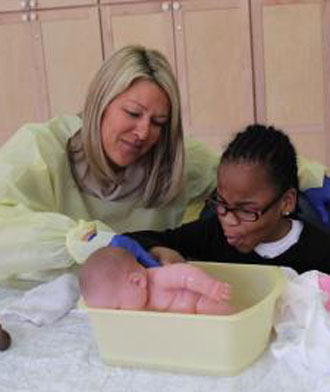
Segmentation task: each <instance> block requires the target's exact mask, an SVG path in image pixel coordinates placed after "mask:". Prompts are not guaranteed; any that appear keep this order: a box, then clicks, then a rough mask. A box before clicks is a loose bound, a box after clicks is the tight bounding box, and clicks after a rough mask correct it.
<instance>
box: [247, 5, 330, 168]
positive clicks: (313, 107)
mask: <svg viewBox="0 0 330 392" xmlns="http://www.w3.org/2000/svg"><path fill="white" fill-rule="evenodd" d="M251 5H252V8H251V15H252V29H253V30H252V32H253V49H254V67H255V86H256V90H255V91H256V94H255V105H256V118H257V120H258V121H260V122H267V123H271V124H275V125H277V126H278V127H282V128H283V129H285V130H287V131H288V132H289V133H290V136H291V137H292V139H293V140H294V142H295V145H296V146H297V148H298V150H299V152H300V153H302V154H304V155H306V156H309V157H311V158H314V159H316V160H318V161H321V162H324V163H327V164H328V165H329V164H330V96H329V94H330V58H329V56H330V2H329V1H328V0H325V1H324V0H294V1H293V0H281V1H278V0H277V1H275V0H253V1H252V2H251Z"/></svg>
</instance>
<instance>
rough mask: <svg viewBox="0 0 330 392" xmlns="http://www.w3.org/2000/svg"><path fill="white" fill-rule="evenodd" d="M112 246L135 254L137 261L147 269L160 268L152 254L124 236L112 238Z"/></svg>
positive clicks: (119, 235) (118, 235) (117, 235)
mask: <svg viewBox="0 0 330 392" xmlns="http://www.w3.org/2000/svg"><path fill="white" fill-rule="evenodd" d="M110 245H111V246H117V247H119V248H123V249H126V250H127V251H129V252H131V253H133V254H134V256H135V258H136V260H137V261H138V262H139V263H140V264H142V265H143V266H144V267H146V268H150V267H159V265H160V264H159V262H158V261H157V260H156V259H154V258H153V257H152V256H151V255H150V253H148V252H147V251H145V250H144V249H143V247H142V246H141V245H140V244H139V243H138V242H137V241H135V240H133V239H132V238H130V237H128V236H126V235H122V234H116V235H114V236H113V237H112V240H111V242H110Z"/></svg>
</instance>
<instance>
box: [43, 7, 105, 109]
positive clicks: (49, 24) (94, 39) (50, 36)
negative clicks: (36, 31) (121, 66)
mask: <svg viewBox="0 0 330 392" xmlns="http://www.w3.org/2000/svg"><path fill="white" fill-rule="evenodd" d="M36 15H37V20H38V24H39V27H40V36H41V37H42V44H43V54H44V60H43V61H44V67H45V74H46V83H47V90H48V108H49V116H54V115H58V114H63V113H76V112H77V111H80V110H81V109H82V106H83V103H84V100H85V96H86V93H87V88H88V85H89V83H90V81H91V79H92V77H93V76H94V74H95V72H96V71H97V69H98V68H99V67H100V65H101V63H102V60H103V57H102V47H101V32H100V24H99V15H98V9H97V8H96V7H86V8H74V9H62V10H49V11H40V12H37V14H36Z"/></svg>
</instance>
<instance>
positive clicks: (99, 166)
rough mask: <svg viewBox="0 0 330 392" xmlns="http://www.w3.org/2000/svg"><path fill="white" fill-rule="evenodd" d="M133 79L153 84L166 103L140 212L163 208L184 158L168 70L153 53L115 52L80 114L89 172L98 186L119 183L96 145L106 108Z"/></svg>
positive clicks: (173, 193)
mask: <svg viewBox="0 0 330 392" xmlns="http://www.w3.org/2000/svg"><path fill="white" fill-rule="evenodd" d="M138 79H143V80H149V81H152V82H154V83H156V84H157V85H158V86H159V87H160V88H161V89H162V90H163V91H164V92H165V93H166V94H167V96H168V99H169V101H170V106H171V108H170V119H169V121H168V122H167V123H166V124H164V126H163V129H162V130H161V136H160V139H159V141H158V142H157V143H156V144H155V145H154V146H153V147H152V148H151V150H150V151H148V152H147V153H146V155H145V156H144V157H143V159H144V160H145V162H146V168H147V173H146V180H145V189H144V190H143V196H142V197H143V203H144V206H145V207H155V206H161V205H166V204H168V203H169V202H171V201H172V200H173V199H174V198H175V197H176V196H177V195H178V193H179V192H180V188H181V184H182V176H183V165H184V152H183V132H182V123H181V106H180V94H179V89H178V86H177V82H176V80H175V77H174V75H173V73H172V69H171V66H170V64H169V62H168V61H167V60H166V58H165V57H164V56H163V55H162V54H161V53H160V52H158V51H156V50H152V49H146V48H144V47H143V46H126V47H124V48H122V49H120V50H118V51H117V52H115V53H114V54H113V55H112V56H111V57H110V58H109V59H108V60H106V61H105V62H104V63H103V65H102V66H101V68H100V70H99V71H98V72H97V74H96V75H95V77H94V79H93V81H92V83H91V85H90V88H89V91H88V95H87V99H86V102H85V107H84V110H83V113H82V118H83V126H82V131H81V132H82V144H83V149H84V153H85V156H86V158H87V161H88V164H89V168H90V170H91V171H92V172H93V174H94V175H95V177H96V178H97V179H98V180H99V181H100V182H101V183H102V182H108V181H109V179H110V180H111V181H114V182H115V183H118V180H119V179H118V177H117V176H116V174H115V172H114V171H113V170H112V169H111V167H110V166H109V164H108V162H107V157H106V155H105V153H104V150H103V146H102V141H101V132H100V129H101V121H102V116H103V113H104V111H105V110H106V108H107V107H108V105H109V104H110V103H111V102H112V101H113V100H114V99H115V98H116V97H117V96H118V95H119V94H121V93H123V92H124V91H126V90H127V89H128V88H129V87H130V86H131V85H132V83H133V82H135V81H136V80H138Z"/></svg>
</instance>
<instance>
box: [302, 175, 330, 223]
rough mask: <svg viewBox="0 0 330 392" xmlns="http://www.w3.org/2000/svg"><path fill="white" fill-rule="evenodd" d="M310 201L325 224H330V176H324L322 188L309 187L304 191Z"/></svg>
mask: <svg viewBox="0 0 330 392" xmlns="http://www.w3.org/2000/svg"><path fill="white" fill-rule="evenodd" d="M304 194H305V195H306V197H307V199H308V201H309V202H310V204H311V205H312V207H313V208H314V209H315V211H316V212H317V213H318V215H319V216H320V218H321V220H322V223H323V225H327V224H329V221H330V215H329V214H330V212H329V209H328V207H329V206H330V178H329V177H326V176H325V177H324V180H323V186H322V187H321V188H309V189H306V190H305V191H304Z"/></svg>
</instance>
